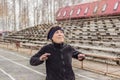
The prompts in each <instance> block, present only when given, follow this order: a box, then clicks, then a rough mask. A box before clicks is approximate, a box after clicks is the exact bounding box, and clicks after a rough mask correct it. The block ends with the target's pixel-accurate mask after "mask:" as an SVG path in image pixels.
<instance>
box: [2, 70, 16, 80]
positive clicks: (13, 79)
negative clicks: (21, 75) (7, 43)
mask: <svg viewBox="0 0 120 80" xmlns="http://www.w3.org/2000/svg"><path fill="white" fill-rule="evenodd" d="M0 71H2V72H3V73H4V74H5V75H7V76H8V77H9V78H10V79H11V80H15V78H13V77H12V76H11V75H10V74H8V73H7V72H5V71H4V70H3V69H1V68H0Z"/></svg>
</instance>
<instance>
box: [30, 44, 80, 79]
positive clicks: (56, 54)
mask: <svg viewBox="0 0 120 80" xmlns="http://www.w3.org/2000/svg"><path fill="white" fill-rule="evenodd" d="M44 53H50V54H51V55H50V56H49V57H48V59H47V60H46V73H47V76H46V80H75V76H74V73H73V70H72V65H71V63H72V57H73V58H77V55H78V54H79V53H80V52H78V51H76V50H75V49H74V48H72V47H71V46H70V45H67V44H56V43H53V44H49V45H46V46H44V47H43V48H41V50H40V51H39V52H38V53H37V54H35V55H33V56H32V57H31V60H30V64H31V65H33V66H37V65H39V64H42V63H43V61H40V59H39V57H40V56H41V55H42V54H44Z"/></svg>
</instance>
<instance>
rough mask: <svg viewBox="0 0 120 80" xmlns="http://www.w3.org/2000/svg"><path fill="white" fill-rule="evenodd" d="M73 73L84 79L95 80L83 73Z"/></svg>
mask: <svg viewBox="0 0 120 80" xmlns="http://www.w3.org/2000/svg"><path fill="white" fill-rule="evenodd" d="M75 75H77V76H79V77H84V78H86V79H88V80H95V79H93V78H90V77H87V76H84V75H81V74H78V73H75Z"/></svg>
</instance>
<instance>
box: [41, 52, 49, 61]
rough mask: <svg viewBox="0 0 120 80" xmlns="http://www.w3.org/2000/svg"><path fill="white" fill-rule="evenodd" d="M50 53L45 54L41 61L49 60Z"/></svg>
mask: <svg viewBox="0 0 120 80" xmlns="http://www.w3.org/2000/svg"><path fill="white" fill-rule="evenodd" d="M50 55H51V54H50V53H45V54H43V55H41V56H40V61H45V60H47V59H48V56H50Z"/></svg>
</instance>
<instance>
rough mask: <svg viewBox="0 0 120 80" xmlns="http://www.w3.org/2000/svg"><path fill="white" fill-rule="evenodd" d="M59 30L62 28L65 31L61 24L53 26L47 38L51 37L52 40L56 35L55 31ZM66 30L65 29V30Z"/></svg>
mask: <svg viewBox="0 0 120 80" xmlns="http://www.w3.org/2000/svg"><path fill="white" fill-rule="evenodd" d="M57 30H61V31H63V29H62V28H61V27H59V26H55V27H52V28H51V29H50V30H49V32H48V35H47V40H49V39H51V40H52V37H53V35H54V33H55V32H56V31H57ZM63 32H64V31H63Z"/></svg>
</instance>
